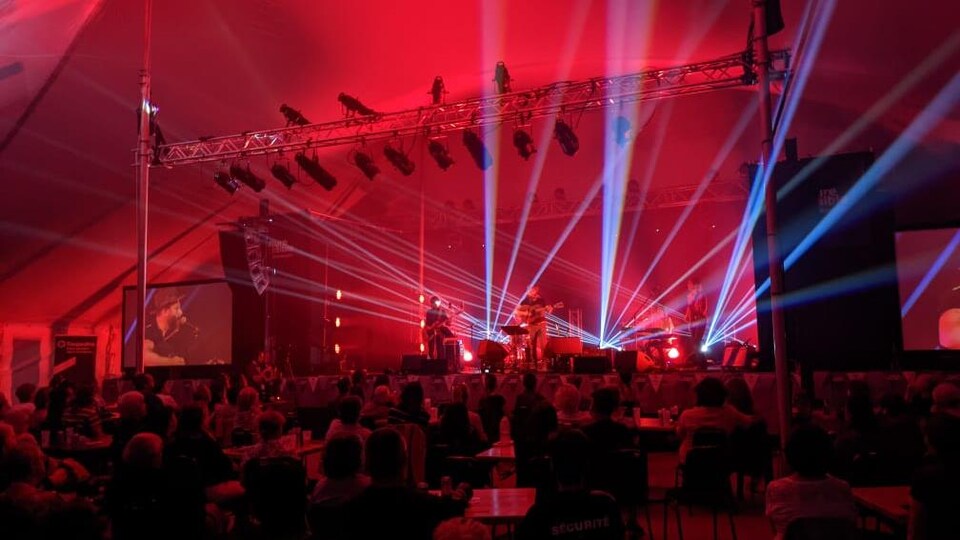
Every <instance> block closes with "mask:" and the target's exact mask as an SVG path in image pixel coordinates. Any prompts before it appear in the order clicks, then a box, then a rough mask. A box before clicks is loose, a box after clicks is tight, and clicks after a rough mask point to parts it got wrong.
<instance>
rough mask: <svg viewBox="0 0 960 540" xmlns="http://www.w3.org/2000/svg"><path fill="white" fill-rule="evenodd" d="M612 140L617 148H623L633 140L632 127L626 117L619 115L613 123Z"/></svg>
mask: <svg viewBox="0 0 960 540" xmlns="http://www.w3.org/2000/svg"><path fill="white" fill-rule="evenodd" d="M613 138H614V141H616V143H617V146H619V147H621V148H622V147H623V146H624V145H626V144H627V143H628V142H630V139H632V138H633V126H632V125H631V124H630V120H628V119H627V117H626V116H623V115H620V116H618V117H617V119H616V120H614V123H613Z"/></svg>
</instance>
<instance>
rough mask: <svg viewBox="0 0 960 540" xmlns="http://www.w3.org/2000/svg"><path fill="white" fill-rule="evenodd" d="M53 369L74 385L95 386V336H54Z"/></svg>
mask: <svg viewBox="0 0 960 540" xmlns="http://www.w3.org/2000/svg"><path fill="white" fill-rule="evenodd" d="M53 345H54V346H53V369H52V370H51V376H52V377H56V376H57V375H59V376H61V377H63V378H65V379H67V380H70V381H72V382H74V383H76V384H95V383H96V373H95V371H96V370H95V366H96V365H97V336H56V337H54V338H53Z"/></svg>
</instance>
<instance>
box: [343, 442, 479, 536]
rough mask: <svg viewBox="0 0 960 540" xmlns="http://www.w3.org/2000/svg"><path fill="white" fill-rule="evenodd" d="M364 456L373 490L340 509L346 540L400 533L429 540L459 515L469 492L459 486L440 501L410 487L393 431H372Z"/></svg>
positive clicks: (400, 446)
mask: <svg viewBox="0 0 960 540" xmlns="http://www.w3.org/2000/svg"><path fill="white" fill-rule="evenodd" d="M365 451H366V464H367V472H369V474H370V480H371V484H370V487H368V488H367V489H365V490H364V491H363V493H361V494H360V495H358V496H357V497H356V498H355V499H353V500H352V501H350V502H349V503H347V504H346V506H345V507H344V517H345V520H346V523H349V524H350V526H349V527H348V528H347V531H346V532H347V537H348V538H357V539H363V540H367V539H370V538H390V537H393V536H395V535H396V534H397V533H398V532H402V534H403V537H404V538H409V539H423V540H427V539H429V538H431V537H432V534H433V530H434V528H436V526H437V525H438V524H439V523H440V522H441V521H443V520H445V519H447V518H450V517H454V516H457V515H462V514H463V511H464V509H465V508H466V503H467V501H469V500H470V489H469V486H464V485H461V486H458V489H457V490H456V491H455V492H454V497H453V498H443V497H436V496H433V495H429V494H427V493H424V492H422V491H419V490H416V489H414V488H411V487H410V486H409V485H408V483H407V481H406V472H407V471H406V464H407V455H406V447H405V445H404V442H403V437H402V436H401V435H400V433H399V432H398V431H396V430H395V429H393V428H390V427H386V428H380V429H378V430H376V431H374V432H373V434H371V435H370V437H369V438H368V439H367V444H366V447H365ZM373 516H375V517H374V518H372V517H373Z"/></svg>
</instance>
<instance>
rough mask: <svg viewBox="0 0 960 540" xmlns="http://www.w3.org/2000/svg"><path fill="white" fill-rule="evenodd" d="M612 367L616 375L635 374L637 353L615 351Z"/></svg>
mask: <svg viewBox="0 0 960 540" xmlns="http://www.w3.org/2000/svg"><path fill="white" fill-rule="evenodd" d="M613 365H614V366H615V367H616V370H617V372H618V373H636V371H637V351H617V354H616V357H615V358H614V361H613Z"/></svg>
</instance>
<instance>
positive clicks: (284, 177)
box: [270, 163, 297, 189]
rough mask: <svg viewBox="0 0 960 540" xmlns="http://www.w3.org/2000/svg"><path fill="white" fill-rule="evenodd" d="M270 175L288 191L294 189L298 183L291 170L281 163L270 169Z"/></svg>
mask: <svg viewBox="0 0 960 540" xmlns="http://www.w3.org/2000/svg"><path fill="white" fill-rule="evenodd" d="M270 174H272V175H273V177H274V178H276V179H277V180H279V181H280V183H282V184H283V185H284V186H287V189H290V188H292V187H293V185H294V184H296V183H297V179H296V178H295V177H294V176H293V173H291V172H290V169H288V168H286V167H285V166H283V165H281V164H279V163H274V164H273V167H270Z"/></svg>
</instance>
